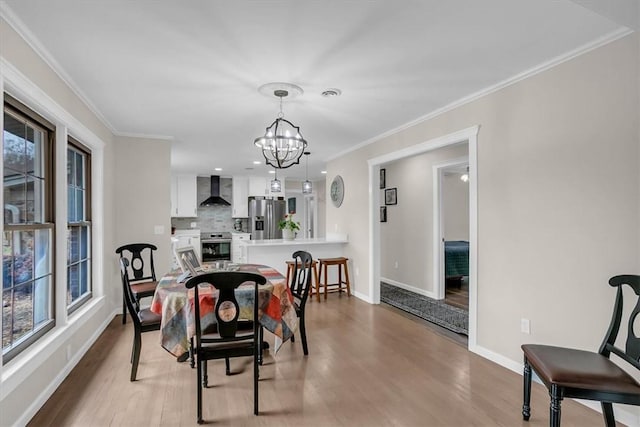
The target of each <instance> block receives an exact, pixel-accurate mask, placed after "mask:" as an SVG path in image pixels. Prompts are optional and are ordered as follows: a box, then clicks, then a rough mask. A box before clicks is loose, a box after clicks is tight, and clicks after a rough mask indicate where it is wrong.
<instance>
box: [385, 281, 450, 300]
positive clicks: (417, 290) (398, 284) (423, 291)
mask: <svg viewBox="0 0 640 427" xmlns="http://www.w3.org/2000/svg"><path fill="white" fill-rule="evenodd" d="M380 281H381V282H385V283H388V284H390V285H393V286H396V287H398V288H402V289H406V290H407V291H410V292H413V293H414V294H419V295H423V296H425V297H428V298H431V299H437V298H436V296H435V294H434V293H433V292H430V291H427V290H426V289H420V288H416V287H415V286H411V285H407V284H406V283H402V282H398V281H397V280H393V279H388V278H386V277H380Z"/></svg>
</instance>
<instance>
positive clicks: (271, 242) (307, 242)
mask: <svg viewBox="0 0 640 427" xmlns="http://www.w3.org/2000/svg"><path fill="white" fill-rule="evenodd" d="M343 243H347V239H340V238H338V239H325V238H319V237H318V238H314V239H293V240H284V239H268V240H245V241H243V242H242V244H244V245H247V246H254V247H257V246H300V245H303V246H313V245H326V244H343Z"/></svg>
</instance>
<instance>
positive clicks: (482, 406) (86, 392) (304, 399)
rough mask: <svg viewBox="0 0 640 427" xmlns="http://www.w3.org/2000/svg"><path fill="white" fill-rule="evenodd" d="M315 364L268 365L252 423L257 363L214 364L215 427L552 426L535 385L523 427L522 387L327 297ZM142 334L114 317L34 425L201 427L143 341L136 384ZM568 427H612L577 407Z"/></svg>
mask: <svg viewBox="0 0 640 427" xmlns="http://www.w3.org/2000/svg"><path fill="white" fill-rule="evenodd" d="M307 312H308V323H307V330H308V334H309V351H310V355H309V356H308V357H304V356H303V354H302V347H301V344H300V341H299V339H297V340H296V342H295V343H290V342H287V343H285V344H284V346H283V347H282V349H281V350H280V352H279V353H278V354H277V355H276V356H275V358H274V357H273V356H271V355H268V356H267V357H266V360H265V364H264V365H263V366H262V367H261V370H260V385H259V387H260V415H259V416H254V415H253V412H252V409H253V403H252V402H253V400H252V399H253V396H252V380H251V379H252V373H251V369H250V359H236V360H232V362H231V368H232V371H233V372H235V373H237V375H232V376H229V377H227V376H225V375H224V362H209V363H210V364H209V383H210V385H212V387H211V388H209V389H206V390H205V392H204V417H205V420H206V421H207V423H211V424H215V425H220V426H223V425H233V426H244V425H247V426H261V425H264V426H296V427H298V426H531V427H542V426H547V425H548V423H549V421H548V405H549V400H548V394H547V391H546V389H545V388H544V387H543V386H541V385H539V384H534V385H533V390H532V394H533V396H532V418H531V420H530V421H529V422H524V421H522V417H521V414H520V413H521V405H522V401H521V396H522V377H521V376H520V375H518V374H516V373H513V372H511V371H509V370H507V369H504V368H502V367H500V366H498V365H496V364H494V363H492V362H490V361H488V360H486V359H483V358H482V357H480V356H477V355H474V354H472V353H470V352H468V351H467V349H466V348H465V347H464V346H461V345H460V344H459V343H457V342H456V341H455V340H452V339H450V338H448V337H446V336H443V335H441V334H439V333H438V332H437V331H435V330H434V329H432V328H429V327H426V326H425V325H424V323H423V322H420V321H415V320H412V319H411V318H409V317H407V316H404V315H402V314H400V313H399V312H398V311H397V310H393V309H389V308H386V307H384V306H373V305H369V304H367V303H364V302H362V301H360V300H358V299H357V298H355V297H351V298H347V297H346V296H344V295H342V296H339V295H337V294H333V295H329V299H328V301H327V302H324V301H323V302H321V303H317V302H313V303H310V304H308V306H307ZM131 341H132V327H131V323H130V322H129V323H127V325H126V326H123V325H122V324H121V321H120V318H119V317H118V318H116V319H115V320H114V321H113V322H112V323H111V324H110V326H109V327H108V328H107V330H106V331H105V332H104V334H103V335H102V336H101V337H100V339H99V340H98V342H96V344H95V345H94V346H93V347H92V348H91V349H90V350H89V352H88V353H87V355H86V356H85V357H84V358H83V359H82V360H81V362H80V363H79V364H78V366H77V367H76V368H75V369H74V370H73V371H72V372H71V374H70V375H69V377H68V378H67V379H66V380H65V381H64V382H63V384H62V385H61V386H60V388H59V389H58V390H57V391H56V392H55V394H54V395H53V396H52V397H51V399H50V400H49V401H48V402H47V404H46V405H45V406H44V407H43V408H42V409H41V410H40V411H39V412H38V413H37V414H36V416H35V417H34V418H33V420H32V421H31V423H30V424H29V425H31V426H83V427H84V426H134V425H135V426H138V425H142V426H182V425H184V426H193V425H196V405H195V396H196V382H195V381H196V373H195V370H192V369H191V368H190V367H189V365H188V363H177V362H176V361H175V359H174V358H173V357H172V356H171V355H170V354H169V353H167V352H165V351H164V350H163V349H162V348H161V347H160V345H159V343H158V332H151V333H146V334H143V346H142V356H141V361H140V367H139V370H138V381H136V382H133V383H132V382H129V369H130V368H129V366H130V365H129V355H130V351H131ZM562 421H563V424H562V425H563V426H565V427H566V426H584V427H587V426H602V425H603V421H602V418H601V416H600V414H598V413H596V412H594V411H592V410H590V409H588V408H586V407H584V406H582V405H580V404H578V403H575V402H573V401H571V400H566V401H564V403H563V413H562Z"/></svg>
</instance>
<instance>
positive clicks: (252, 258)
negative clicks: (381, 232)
mask: <svg viewBox="0 0 640 427" xmlns="http://www.w3.org/2000/svg"><path fill="white" fill-rule="evenodd" d="M347 243H348V240H347V237H346V236H330V237H329V238H314V239H301V238H300V239H293V240H283V239H271V240H243V241H241V242H240V245H241V250H242V251H243V255H244V256H246V260H247V262H248V263H249V264H264V265H270V266H272V267H273V268H275V269H277V270H278V271H280V272H281V273H286V264H285V263H286V261H289V260H291V259H292V255H293V253H294V252H295V251H306V252H309V253H310V254H311V256H312V257H313V259H318V258H334V257H339V256H344V246H345V245H346V244H347Z"/></svg>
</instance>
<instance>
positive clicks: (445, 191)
mask: <svg viewBox="0 0 640 427" xmlns="http://www.w3.org/2000/svg"><path fill="white" fill-rule="evenodd" d="M461 175H462V174H459V173H457V174H445V175H444V176H443V179H442V217H443V218H442V221H443V222H444V239H445V240H466V241H469V183H468V182H464V181H462V180H461V179H460V176H461Z"/></svg>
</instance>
